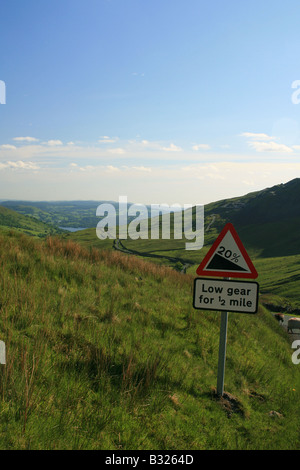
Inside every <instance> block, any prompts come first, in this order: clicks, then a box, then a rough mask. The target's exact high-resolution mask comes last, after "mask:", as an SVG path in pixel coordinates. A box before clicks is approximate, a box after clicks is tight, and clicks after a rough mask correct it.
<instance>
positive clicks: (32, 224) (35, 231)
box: [0, 206, 63, 237]
mask: <svg viewBox="0 0 300 470" xmlns="http://www.w3.org/2000/svg"><path fill="white" fill-rule="evenodd" d="M0 227H1V228H4V229H14V230H17V231H19V232H23V233H26V234H28V235H34V236H39V237H44V236H47V235H53V234H58V233H63V231H62V230H59V229H58V228H56V227H54V226H52V225H49V224H46V223H44V222H40V221H39V220H36V219H35V218H34V217H30V216H26V215H22V214H19V213H18V212H16V211H13V210H11V209H7V208H6V207H3V206H0Z"/></svg>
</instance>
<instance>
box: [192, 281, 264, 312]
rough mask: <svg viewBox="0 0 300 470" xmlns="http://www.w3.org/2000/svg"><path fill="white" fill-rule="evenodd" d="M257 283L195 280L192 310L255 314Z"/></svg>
mask: <svg viewBox="0 0 300 470" xmlns="http://www.w3.org/2000/svg"><path fill="white" fill-rule="evenodd" d="M258 292H259V285H258V283H257V282H247V281H227V280H221V279H207V278H197V279H195V281H194V308H195V309H199V310H220V311H224V312H239V313H252V314H253V313H257V308H258Z"/></svg>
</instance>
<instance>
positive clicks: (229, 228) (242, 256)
mask: <svg viewBox="0 0 300 470" xmlns="http://www.w3.org/2000/svg"><path fill="white" fill-rule="evenodd" d="M196 272H197V274H198V276H222V277H239V278H248V279H256V278H257V277H258V274H257V271H256V269H255V267H254V266H253V264H252V261H251V259H250V258H249V255H248V253H247V251H246V249H245V248H244V246H243V244H242V242H241V240H240V238H239V236H238V234H237V232H236V230H235V228H234V226H233V225H232V224H230V223H229V224H227V225H225V227H224V229H223V230H222V232H221V233H220V235H219V236H218V238H217V239H216V241H215V243H214V244H213V245H212V247H211V248H210V250H209V251H208V253H207V255H206V256H205V258H204V260H203V261H202V262H201V264H200V266H199V267H198V269H197V271H196Z"/></svg>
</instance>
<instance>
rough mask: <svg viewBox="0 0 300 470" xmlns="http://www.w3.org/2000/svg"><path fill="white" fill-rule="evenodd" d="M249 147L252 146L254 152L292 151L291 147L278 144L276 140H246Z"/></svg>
mask: <svg viewBox="0 0 300 470" xmlns="http://www.w3.org/2000/svg"><path fill="white" fill-rule="evenodd" d="M248 144H249V145H250V147H252V148H254V149H255V150H256V152H281V153H292V152H293V149H292V148H291V147H288V146H287V145H284V144H278V143H276V142H259V141H254V142H248Z"/></svg>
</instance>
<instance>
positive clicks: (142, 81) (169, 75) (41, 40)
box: [0, 0, 300, 204]
mask: <svg viewBox="0 0 300 470" xmlns="http://www.w3.org/2000/svg"><path fill="white" fill-rule="evenodd" d="M0 10H1V11H0V13H1V14H0V38H1V45H2V47H1V48H0V80H2V81H3V82H5V85H6V104H0V123H1V126H0V199H6V198H7V199H27V200H29V199H31V200H55V199H56V200H58V199H69V200H70V199H85V200H88V199H95V200H103V199H107V200H111V199H115V200H118V198H119V196H121V195H126V196H127V197H128V200H130V201H135V202H141V203H164V202H167V203H180V204H184V203H191V204H196V203H198V204H201V203H207V202H210V201H215V200H218V199H222V198H226V197H233V196H239V195H242V194H246V193H248V192H250V191H254V190H258V189H263V188H265V187H268V186H272V185H274V184H278V183H281V182H286V181H288V180H290V179H292V178H294V177H300V104H297V103H296V101H295V100H294V102H293V100H292V95H293V93H295V92H296V91H297V89H293V88H292V84H293V83H294V82H296V81H297V80H300V70H299V60H298V59H299V51H300V33H299V14H300V4H299V1H298V0H286V1H285V2H283V1H282V0H281V1H278V0H264V1H263V2H261V1H256V0H251V1H250V0H245V1H240V0H227V1H226V2H225V1H224V0H212V1H209V2H208V1H205V2H204V1H202V0H159V1H158V0H151V1H147V0H126V1H125V0H85V1H83V0H72V1H71V0H43V1H41V0H26V2H25V1H24V0H2V1H1V7H0ZM298 87H299V85H298ZM299 97H300V93H299ZM0 98H1V97H0ZM0 101H1V99H0Z"/></svg>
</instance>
